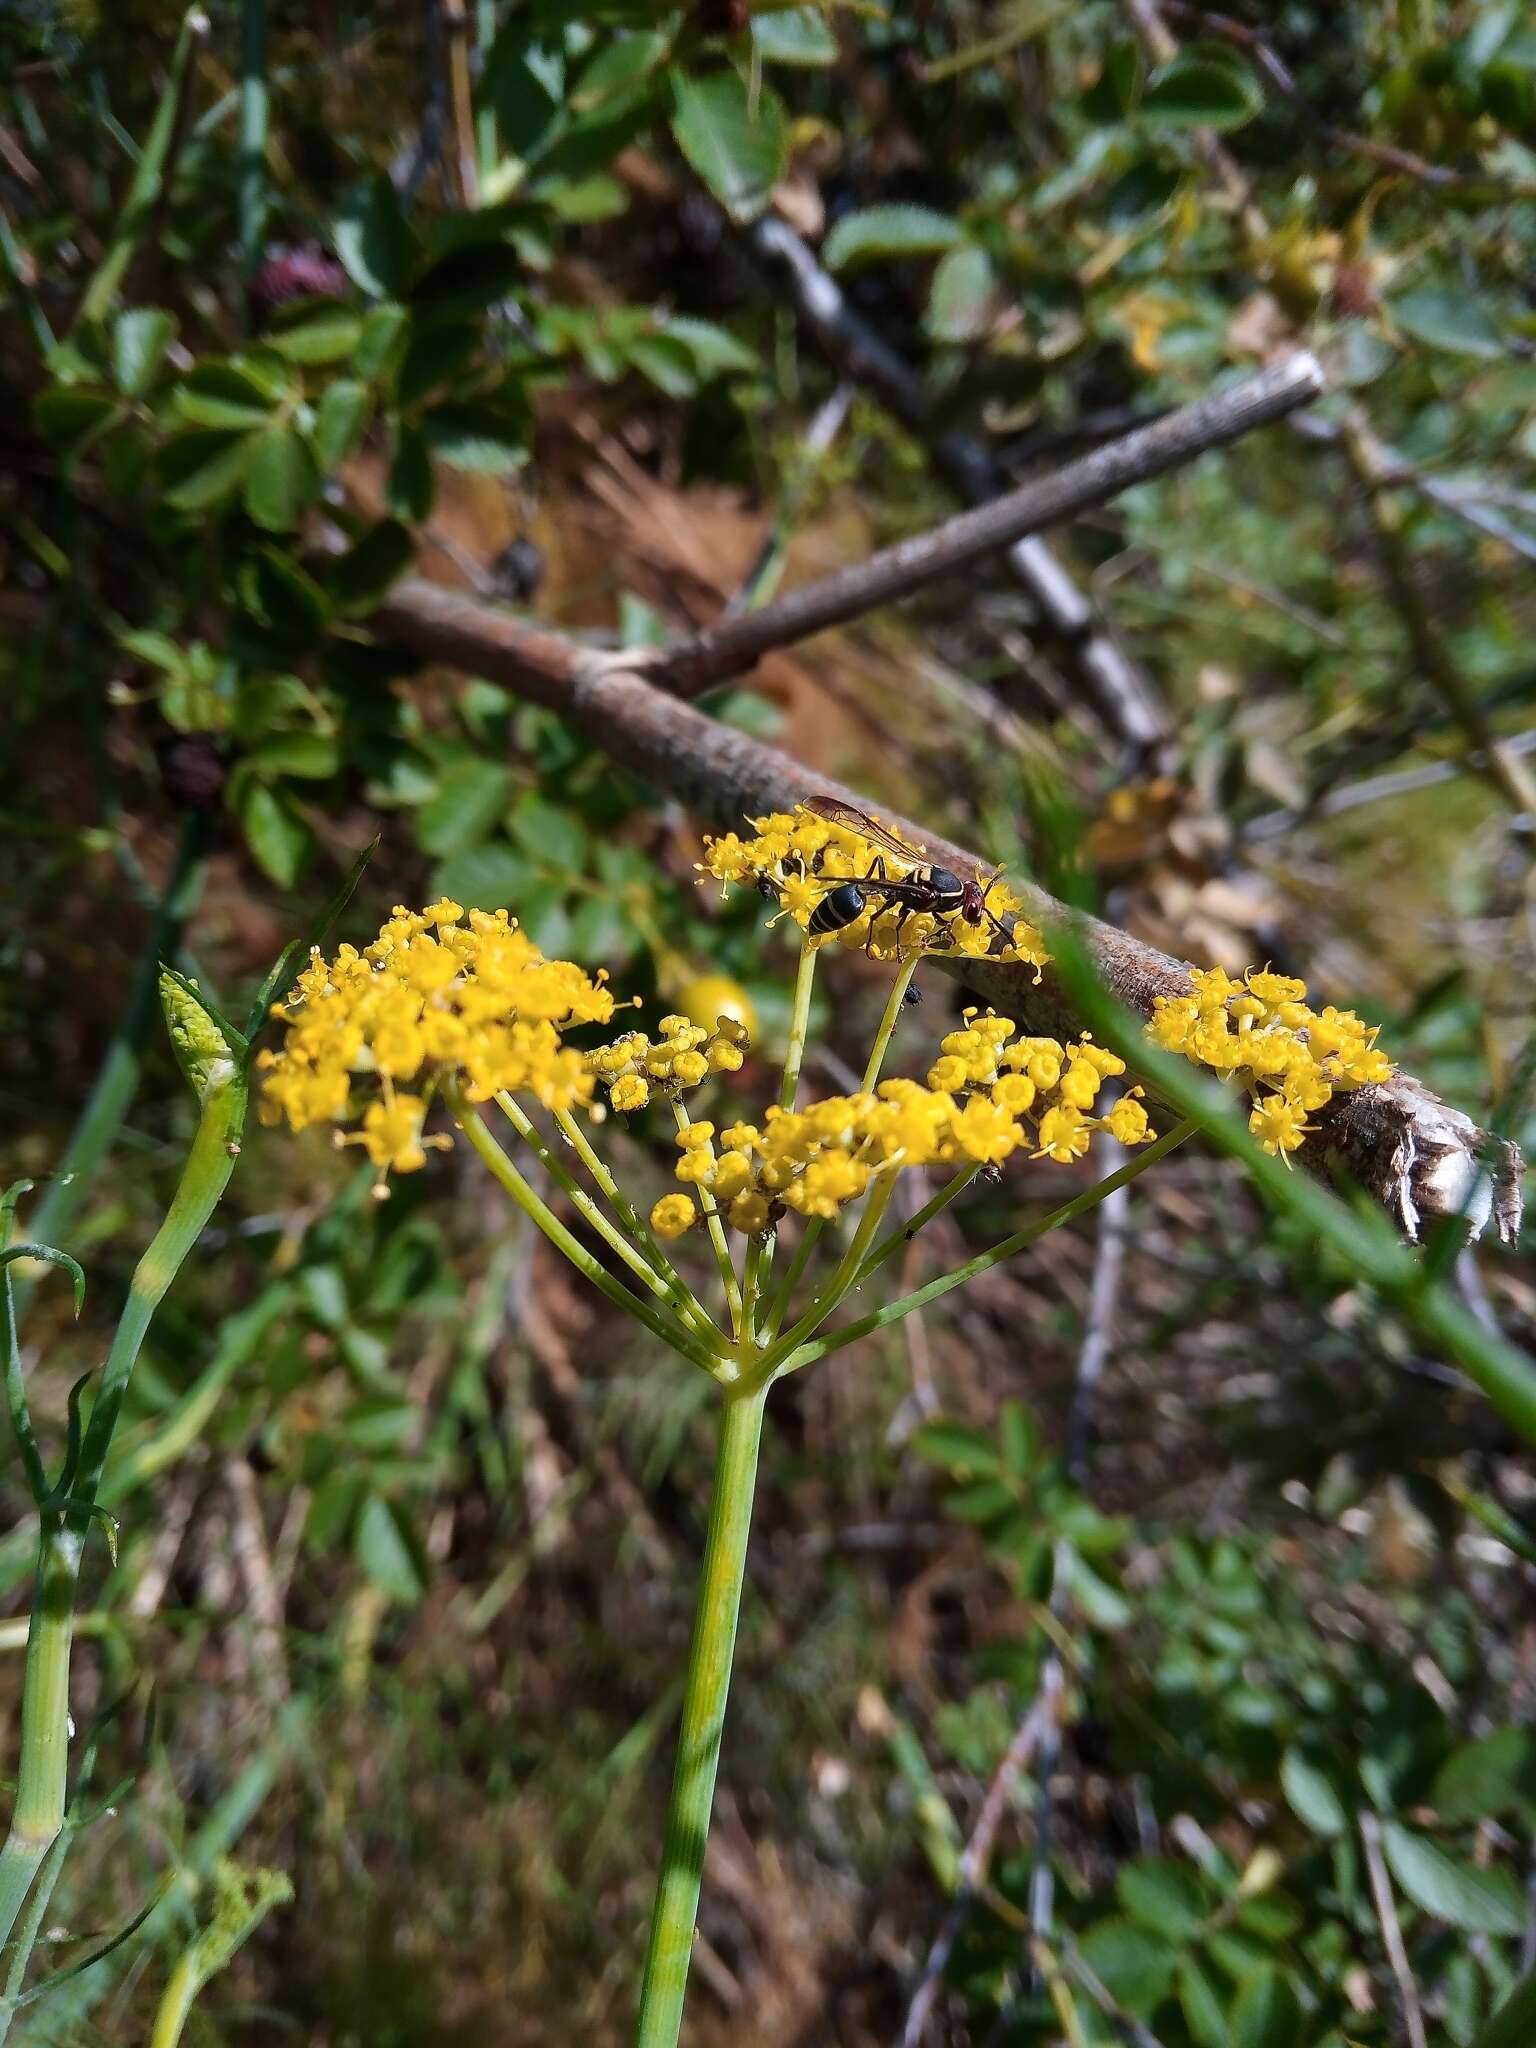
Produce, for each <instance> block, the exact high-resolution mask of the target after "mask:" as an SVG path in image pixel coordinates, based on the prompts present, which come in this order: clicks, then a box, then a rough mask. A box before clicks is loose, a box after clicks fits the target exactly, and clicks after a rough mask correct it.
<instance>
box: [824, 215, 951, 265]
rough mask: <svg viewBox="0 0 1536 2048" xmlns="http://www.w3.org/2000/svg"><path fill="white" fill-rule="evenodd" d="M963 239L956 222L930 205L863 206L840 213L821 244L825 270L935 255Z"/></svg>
mask: <svg viewBox="0 0 1536 2048" xmlns="http://www.w3.org/2000/svg"><path fill="white" fill-rule="evenodd" d="M962 238H963V231H962V229H961V226H960V223H959V221H957V220H955V219H953V218H952V217H951V216H950V215H949V214H947V213H936V212H935V211H934V209H933V208H932V207H931V206H865V207H861V208H860V210H859V211H858V212H857V213H847V214H844V216H843V218H842V219H841V220H840V221H839V222H838V224H837V226H836V227H835V228H833V230H832V232H831V234H829V235H828V236H827V239H826V240H825V241H824V242H823V243H822V245H821V260H822V262H823V263H825V265H826V266H827V268H828V270H857V269H858V268H859V267H860V266H861V265H862V264H865V263H880V262H884V261H889V260H891V259H893V258H896V257H901V256H939V255H942V254H943V252H944V251H945V250H946V249H953V248H954V247H955V245H956V243H957V242H959V241H960V240H961V239H962Z"/></svg>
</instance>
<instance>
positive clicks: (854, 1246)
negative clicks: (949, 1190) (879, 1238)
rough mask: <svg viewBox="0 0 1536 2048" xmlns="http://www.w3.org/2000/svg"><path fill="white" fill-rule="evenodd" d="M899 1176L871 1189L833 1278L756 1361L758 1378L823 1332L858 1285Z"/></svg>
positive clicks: (886, 1176)
mask: <svg viewBox="0 0 1536 2048" xmlns="http://www.w3.org/2000/svg"><path fill="white" fill-rule="evenodd" d="M896 1173H897V1169H896V1168H895V1167H891V1168H889V1169H888V1170H887V1171H886V1172H885V1173H883V1174H882V1175H881V1176H880V1178H879V1179H878V1180H876V1181H875V1183H874V1185H873V1186H872V1187H871V1188H870V1191H869V1193H868V1195H867V1196H866V1197H865V1201H864V1213H863V1215H862V1216H861V1217H860V1218H859V1226H858V1229H857V1230H855V1232H854V1233H853V1239H852V1241H851V1243H850V1244H849V1246H848V1249H847V1250H846V1251H845V1252H844V1253H843V1256H842V1257H841V1258H840V1259H839V1260H838V1262H837V1264H836V1266H834V1267H833V1269H832V1273H831V1275H830V1277H829V1278H828V1279H826V1280H824V1281H823V1282H822V1284H821V1286H820V1287H818V1288H817V1290H816V1292H815V1294H814V1295H813V1296H812V1297H811V1304H810V1307H809V1308H807V1309H806V1311H805V1313H804V1315H802V1316H801V1317H800V1318H799V1320H798V1321H797V1322H796V1323H794V1325H793V1326H792V1327H791V1328H790V1329H788V1330H786V1331H785V1333H784V1335H783V1336H782V1337H780V1338H779V1339H778V1340H777V1341H776V1342H775V1343H774V1344H772V1345H771V1346H770V1347H769V1349H768V1350H767V1351H765V1352H764V1353H763V1354H762V1356H761V1357H760V1358H758V1359H757V1360H756V1362H755V1363H754V1365H753V1368H752V1371H753V1376H754V1378H756V1377H761V1378H763V1379H765V1380H767V1379H771V1378H772V1377H773V1375H774V1373H775V1372H776V1371H777V1370H778V1368H779V1366H780V1365H781V1364H782V1363H783V1362H784V1360H785V1359H786V1358H788V1357H789V1356H790V1354H791V1353H792V1352H793V1351H794V1350H795V1349H796V1347H797V1346H798V1345H800V1344H803V1343H804V1341H805V1339H806V1338H808V1337H810V1336H811V1335H812V1334H813V1333H814V1332H815V1331H816V1330H818V1329H820V1327H821V1325H822V1324H823V1323H824V1322H825V1321H826V1319H827V1317H828V1316H829V1315H830V1314H831V1313H832V1311H833V1309H835V1308H836V1307H837V1304H838V1303H839V1302H840V1301H841V1300H842V1298H843V1296H844V1295H845V1294H846V1293H847V1292H848V1290H849V1288H850V1287H852V1286H854V1285H855V1284H856V1283H857V1280H858V1275H859V1268H860V1267H861V1265H862V1264H863V1262H864V1257H865V1254H866V1253H867V1252H868V1250H869V1241H870V1239H871V1238H872V1237H873V1236H874V1234H875V1232H876V1230H878V1229H879V1227H880V1219H881V1217H882V1216H883V1215H884V1214H885V1211H886V1206H887V1204H888V1203H889V1201H890V1199H891V1196H892V1195H893V1194H894V1193H895V1192H896Z"/></svg>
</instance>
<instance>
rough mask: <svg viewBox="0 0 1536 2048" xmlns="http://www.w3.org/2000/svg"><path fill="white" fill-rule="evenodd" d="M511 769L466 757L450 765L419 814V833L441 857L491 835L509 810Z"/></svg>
mask: <svg viewBox="0 0 1536 2048" xmlns="http://www.w3.org/2000/svg"><path fill="white" fill-rule="evenodd" d="M511 793H512V771H511V769H509V768H503V767H501V766H500V765H499V763H497V762H495V761H464V762H461V763H460V764H459V765H458V766H456V767H453V768H450V769H449V771H448V773H447V774H446V775H445V776H444V777H443V779H442V781H441V782H440V783H439V784H438V787H437V794H436V795H435V796H434V797H433V798H432V799H431V801H430V802H429V803H425V804H423V805H422V807H421V810H420V811H419V812H418V813H417V817H416V837H417V839H418V840H420V842H421V845H422V848H423V850H424V851H425V852H427V853H431V854H435V855H437V856H438V857H439V858H442V857H443V856H445V855H447V854H450V853H459V852H461V851H462V850H463V849H464V848H465V847H466V846H475V845H478V843H479V842H480V841H481V840H482V839H488V838H489V837H490V835H491V833H492V832H494V831H495V829H496V827H497V826H498V825H499V824H500V823H501V820H502V818H503V816H504V815H505V813H506V808H507V801H508V798H509V797H510V796H511Z"/></svg>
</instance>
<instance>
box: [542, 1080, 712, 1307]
mask: <svg viewBox="0 0 1536 2048" xmlns="http://www.w3.org/2000/svg"><path fill="white" fill-rule="evenodd" d="M554 1118H555V1122H556V1124H557V1125H558V1126H559V1128H560V1130H561V1132H562V1133H563V1134H564V1136H565V1137H566V1139H567V1140H568V1141H569V1143H570V1146H571V1150H572V1151H573V1152H574V1153H575V1154H576V1157H577V1158H578V1159H579V1160H580V1161H581V1163H582V1165H583V1166H584V1167H585V1168H586V1169H587V1171H588V1173H590V1174H591V1176H592V1178H593V1179H594V1180H595V1181H596V1182H597V1186H598V1191H599V1192H600V1193H601V1194H603V1195H605V1196H606V1197H607V1198H608V1200H609V1201H610V1202H611V1203H612V1204H613V1206H614V1208H615V1210H616V1211H617V1212H618V1217H619V1221H620V1222H621V1223H622V1224H623V1225H624V1227H625V1229H626V1230H628V1231H629V1232H630V1234H631V1235H632V1237H633V1238H634V1241H635V1243H636V1244H638V1245H640V1246H642V1247H643V1248H644V1251H645V1256H646V1258H647V1260H648V1261H649V1262H650V1264H651V1266H652V1267H653V1268H654V1269H655V1271H656V1272H658V1273H659V1274H660V1275H661V1277H662V1279H663V1280H665V1281H666V1282H667V1285H668V1286H669V1287H671V1288H672V1289H673V1290H674V1295H673V1298H674V1301H675V1303H676V1306H677V1311H678V1313H679V1315H681V1316H682V1317H683V1319H684V1320H685V1321H686V1322H690V1323H692V1324H694V1326H695V1327H696V1328H697V1330H698V1332H699V1335H700V1336H701V1337H703V1338H704V1339H705V1340H706V1341H710V1340H713V1339H715V1338H718V1337H719V1335H720V1332H719V1331H718V1330H717V1329H716V1328H715V1322H714V1318H713V1317H712V1316H711V1315H710V1313H709V1311H708V1309H706V1308H705V1306H704V1304H703V1302H701V1301H700V1300H699V1298H698V1296H697V1295H696V1294H695V1293H694V1291H693V1289H692V1288H691V1287H690V1286H689V1285H688V1283H687V1281H686V1280H685V1279H684V1278H683V1276H682V1274H681V1273H679V1272H678V1270H677V1268H676V1267H675V1266H674V1265H673V1263H672V1261H671V1260H670V1259H669V1258H668V1257H667V1255H666V1253H665V1252H664V1251H663V1250H662V1248H661V1245H660V1243H659V1241H658V1240H657V1237H656V1233H655V1231H653V1230H652V1228H651V1226H650V1224H649V1223H647V1222H646V1220H645V1218H644V1217H643V1216H642V1215H641V1214H640V1211H639V1210H638V1209H637V1208H636V1207H635V1205H634V1203H633V1202H631V1201H630V1199H629V1197H628V1195H626V1194H625V1192H624V1190H623V1189H622V1188H621V1187H620V1186H619V1184H618V1182H617V1181H616V1180H615V1179H614V1177H613V1172H612V1170H611V1168H610V1167H609V1165H608V1162H607V1160H606V1159H604V1158H603V1157H602V1155H601V1154H600V1153H599V1152H598V1151H597V1150H596V1149H595V1148H594V1146H593V1144H592V1140H591V1139H590V1138H589V1137H588V1136H587V1134H586V1132H585V1131H584V1130H583V1129H582V1127H581V1124H580V1122H579V1121H578V1120H577V1118H575V1117H574V1116H572V1114H571V1112H570V1111H569V1110H568V1109H557V1110H556V1111H555V1112H554Z"/></svg>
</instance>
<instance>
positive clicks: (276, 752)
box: [246, 732, 341, 782]
mask: <svg viewBox="0 0 1536 2048" xmlns="http://www.w3.org/2000/svg"><path fill="white" fill-rule="evenodd" d="M246 760H247V762H248V763H249V765H250V766H251V767H252V768H254V769H255V770H256V771H257V772H258V773H259V774H262V775H266V776H272V775H296V776H298V777H299V778H300V779H301V780H302V781H306V782H324V781H326V780H327V779H328V778H329V777H330V776H332V775H334V774H335V773H336V772H337V770H338V769H339V768H340V766H341V749H340V746H339V745H338V743H337V742H336V740H335V739H334V738H332V737H331V736H330V735H329V734H328V733H319V732H280V733H274V734H273V736H272V737H271V739H269V740H263V741H262V742H261V745H260V746H259V747H253V748H252V749H251V751H250V753H249V754H248V755H247V756H246Z"/></svg>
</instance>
